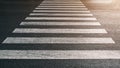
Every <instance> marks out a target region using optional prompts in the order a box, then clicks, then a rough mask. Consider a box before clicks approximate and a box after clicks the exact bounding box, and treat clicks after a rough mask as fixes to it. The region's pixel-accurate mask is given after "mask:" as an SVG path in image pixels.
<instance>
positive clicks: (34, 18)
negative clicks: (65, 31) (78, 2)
mask: <svg viewBox="0 0 120 68" xmlns="http://www.w3.org/2000/svg"><path fill="white" fill-rule="evenodd" d="M25 20H85V21H87V20H93V21H96V18H92V17H85V18H82V17H27V18H26V19H25Z"/></svg>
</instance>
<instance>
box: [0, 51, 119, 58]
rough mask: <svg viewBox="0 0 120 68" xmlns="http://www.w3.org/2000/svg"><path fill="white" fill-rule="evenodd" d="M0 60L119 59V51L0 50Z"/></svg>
mask: <svg viewBox="0 0 120 68" xmlns="http://www.w3.org/2000/svg"><path fill="white" fill-rule="evenodd" d="M0 59H120V50H0Z"/></svg>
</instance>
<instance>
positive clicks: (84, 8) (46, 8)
mask: <svg viewBox="0 0 120 68" xmlns="http://www.w3.org/2000/svg"><path fill="white" fill-rule="evenodd" d="M35 9H58V10H59V9H62V10H67V9H71V10H88V9H87V8H59V7H57V8H41V7H37V8H35Z"/></svg>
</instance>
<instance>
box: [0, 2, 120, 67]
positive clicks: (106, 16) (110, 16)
mask: <svg viewBox="0 0 120 68" xmlns="http://www.w3.org/2000/svg"><path fill="white" fill-rule="evenodd" d="M41 2H42V1H32V0H31V1H1V5H2V9H3V10H0V13H1V16H0V18H1V19H0V22H1V23H0V41H1V43H2V41H4V40H5V39H6V38H7V37H18V38H16V39H15V40H13V41H9V40H8V41H6V42H5V43H8V44H1V45H0V50H1V52H0V54H1V55H3V57H4V55H6V54H7V55H8V56H11V55H10V54H9V53H13V54H12V55H13V56H12V57H14V54H16V56H18V59H5V58H4V59H0V68H120V60H119V59H120V57H119V55H120V54H119V49H120V46H119V44H120V42H119V41H120V39H119V35H120V32H119V22H120V20H119V17H120V14H119V10H113V9H112V10H111V9H110V8H109V9H107V8H108V7H104V8H103V7H102V8H101V6H96V7H94V6H95V5H90V4H89V5H87V4H85V5H86V6H87V8H88V9H89V10H90V11H91V13H92V14H93V15H94V16H93V17H95V18H97V22H100V24H101V25H100V26H87V27H85V26H79V25H74V26H73V24H72V26H70V25H69V26H68V25H66V26H55V24H54V25H52V26H45V25H44V26H40V24H37V25H31V26H30V25H29V26H24V25H25V24H23V26H22V25H21V26H20V23H21V22H23V21H25V18H26V17H34V16H29V14H30V13H31V12H32V11H33V10H34V9H35V8H36V7H37V6H38V5H39V4H40V3H41ZM93 7H94V8H93ZM106 9H107V10H106ZM71 14H72V13H71ZM43 16H44V15H43ZM36 17H39V15H38V16H36ZM46 17H47V16H46ZM53 17H56V16H53ZM59 17H60V16H59ZM58 19H59V20H60V18H58ZM73 19H74V18H73ZM28 20H29V18H28ZM33 20H34V19H33ZM45 20H47V19H45ZM56 20H57V19H56ZM71 20H72V19H71ZM25 22H27V21H25ZM34 22H36V21H34ZM42 22H46V21H42ZM47 22H49V21H47ZM51 22H54V21H53V20H52V21H51ZM57 22H59V21H57ZM63 22H67V21H63ZM68 22H69V21H68ZM71 22H75V21H71ZM81 22H84V21H81ZM92 22H94V21H92ZM95 22H96V21H95ZM47 24H48V23H47ZM26 25H27V24H26ZM49 25H50V24H49ZM64 25H65V24H64ZM16 28H28V29H29V28H38V30H36V31H34V30H27V31H28V32H29V31H34V32H35V33H33V32H32V33H25V32H27V31H26V30H25V31H21V33H20V31H19V30H16V31H14V32H15V33H12V32H13V30H14V29H16ZM44 28H48V30H46V32H51V31H52V30H51V31H49V29H55V28H60V29H61V28H62V29H66V28H67V29H70V28H72V29H81V28H82V29H85V28H87V29H92V28H95V29H105V30H106V31H103V30H102V32H101V33H100V34H99V33H98V34H94V33H93V34H92V33H90V32H89V33H88V34H86V33H84V32H83V34H81V33H77V34H75V33H65V32H67V31H65V30H64V31H63V30H60V31H57V30H55V31H53V32H60V34H59V33H58V34H57V33H55V34H54V33H53V34H51V33H48V34H49V35H48V34H46V33H45V32H44V31H43V32H44V33H37V34H36V32H41V31H40V29H44ZM69 31H71V32H77V31H75V30H74V31H73V30H68V32H69ZM17 32H18V33H17ZM62 32H64V33H65V34H62ZM98 32H99V31H98ZM105 32H107V34H105ZM31 36H33V37H35V38H37V37H67V38H69V37H73V38H74V37H75V38H77V37H100V38H101V37H102V38H103V37H110V38H112V39H113V41H115V44H111V43H110V42H109V41H108V43H107V44H104V43H105V42H104V41H102V40H101V41H102V43H103V42H104V43H103V44H98V43H96V42H95V41H92V42H94V43H93V44H85V43H86V42H85V43H79V42H81V41H80V39H79V41H78V42H76V41H75V42H74V41H71V40H70V39H67V40H69V41H71V43H72V44H71V43H70V42H68V43H67V44H64V43H66V41H62V42H64V43H62V42H61V41H60V40H61V39H60V40H59V39H57V40H58V41H56V42H59V43H62V44H59V43H52V44H51V43H40V44H39V43H37V42H39V41H41V42H44V41H46V40H44V41H42V40H40V39H38V40H37V41H34V42H36V43H35V44H29V43H33V42H32V41H26V40H24V39H23V41H16V40H18V39H19V37H23V38H24V37H31ZM47 39H48V40H47V42H51V40H50V41H49V39H50V38H47ZM54 39H55V38H53V39H52V41H53V42H54ZM97 39H98V38H97ZM29 40H32V39H31V38H30V39H29ZM62 40H64V39H62ZM14 41H15V42H14ZM89 41H90V40H89ZM105 41H106V40H105ZM17 42H18V43H17ZM19 42H20V43H19ZM98 42H99V43H100V41H99V40H98ZM9 43H10V44H9ZM21 43H22V44H21ZM24 43H27V44H24ZM73 43H74V44H73ZM2 50H3V52H4V53H3V52H2ZM7 50H10V51H7ZM12 50H18V51H20V52H12ZM34 50H38V51H39V50H43V51H44V50H46V51H47V50H48V52H43V53H42V56H43V57H42V58H43V59H37V58H38V57H41V56H39V55H37V54H39V53H40V52H36V51H34ZM51 50H53V51H54V50H58V52H57V53H56V52H51V53H52V54H54V53H55V55H51V54H47V53H49V51H51ZM60 50H62V51H68V52H69V51H70V52H71V53H72V52H73V51H76V52H78V53H82V52H79V51H81V50H83V54H82V55H86V56H93V57H91V58H92V59H88V58H86V57H83V58H84V59H80V57H81V56H82V55H81V54H80V55H79V54H70V53H67V52H65V54H64V52H61V51H60ZM84 50H87V51H86V52H88V53H90V55H89V54H88V53H86V54H85V52H84ZM93 50H95V52H92V53H91V51H93ZM97 50H100V52H101V51H103V53H98V52H97ZM115 50H117V51H118V52H117V53H116V52H114V51H115ZM22 51H24V52H22ZM25 51H28V52H25ZM29 51H32V53H30V52H29ZM106 51H108V53H107V52H106ZM5 53H6V54H5ZM17 53H18V54H17ZM59 53H60V55H59ZM26 54H29V55H26ZM106 54H107V55H108V57H107V56H106V58H107V59H105V58H104V55H106ZM30 55H32V56H33V57H37V58H36V59H35V58H34V59H31V58H32V57H31V56H30ZM66 55H67V56H66ZM72 55H73V56H74V57H71V56H72ZM94 55H96V56H94ZM114 55H116V56H114ZM24 56H29V57H28V58H25V57H24ZM48 56H49V57H52V56H53V59H47V58H49V57H48ZM63 56H66V57H63ZM77 56H78V57H77ZM0 57H1V56H0ZM12 57H11V58H12ZM45 57H46V59H45ZM54 57H57V58H64V59H55V58H54ZM75 57H76V59H75ZM100 57H101V58H102V59H100ZM109 57H112V58H109ZM115 57H117V58H118V59H115ZM7 58H8V57H7ZM9 58H10V57H9ZM20 58H24V59H20ZM29 58H30V59H29ZM66 58H69V59H66ZM95 58H96V59H95Z"/></svg>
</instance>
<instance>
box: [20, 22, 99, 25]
mask: <svg viewBox="0 0 120 68" xmlns="http://www.w3.org/2000/svg"><path fill="white" fill-rule="evenodd" d="M20 25H89V26H100V25H101V24H100V23H99V22H22V23H21V24H20Z"/></svg>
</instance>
